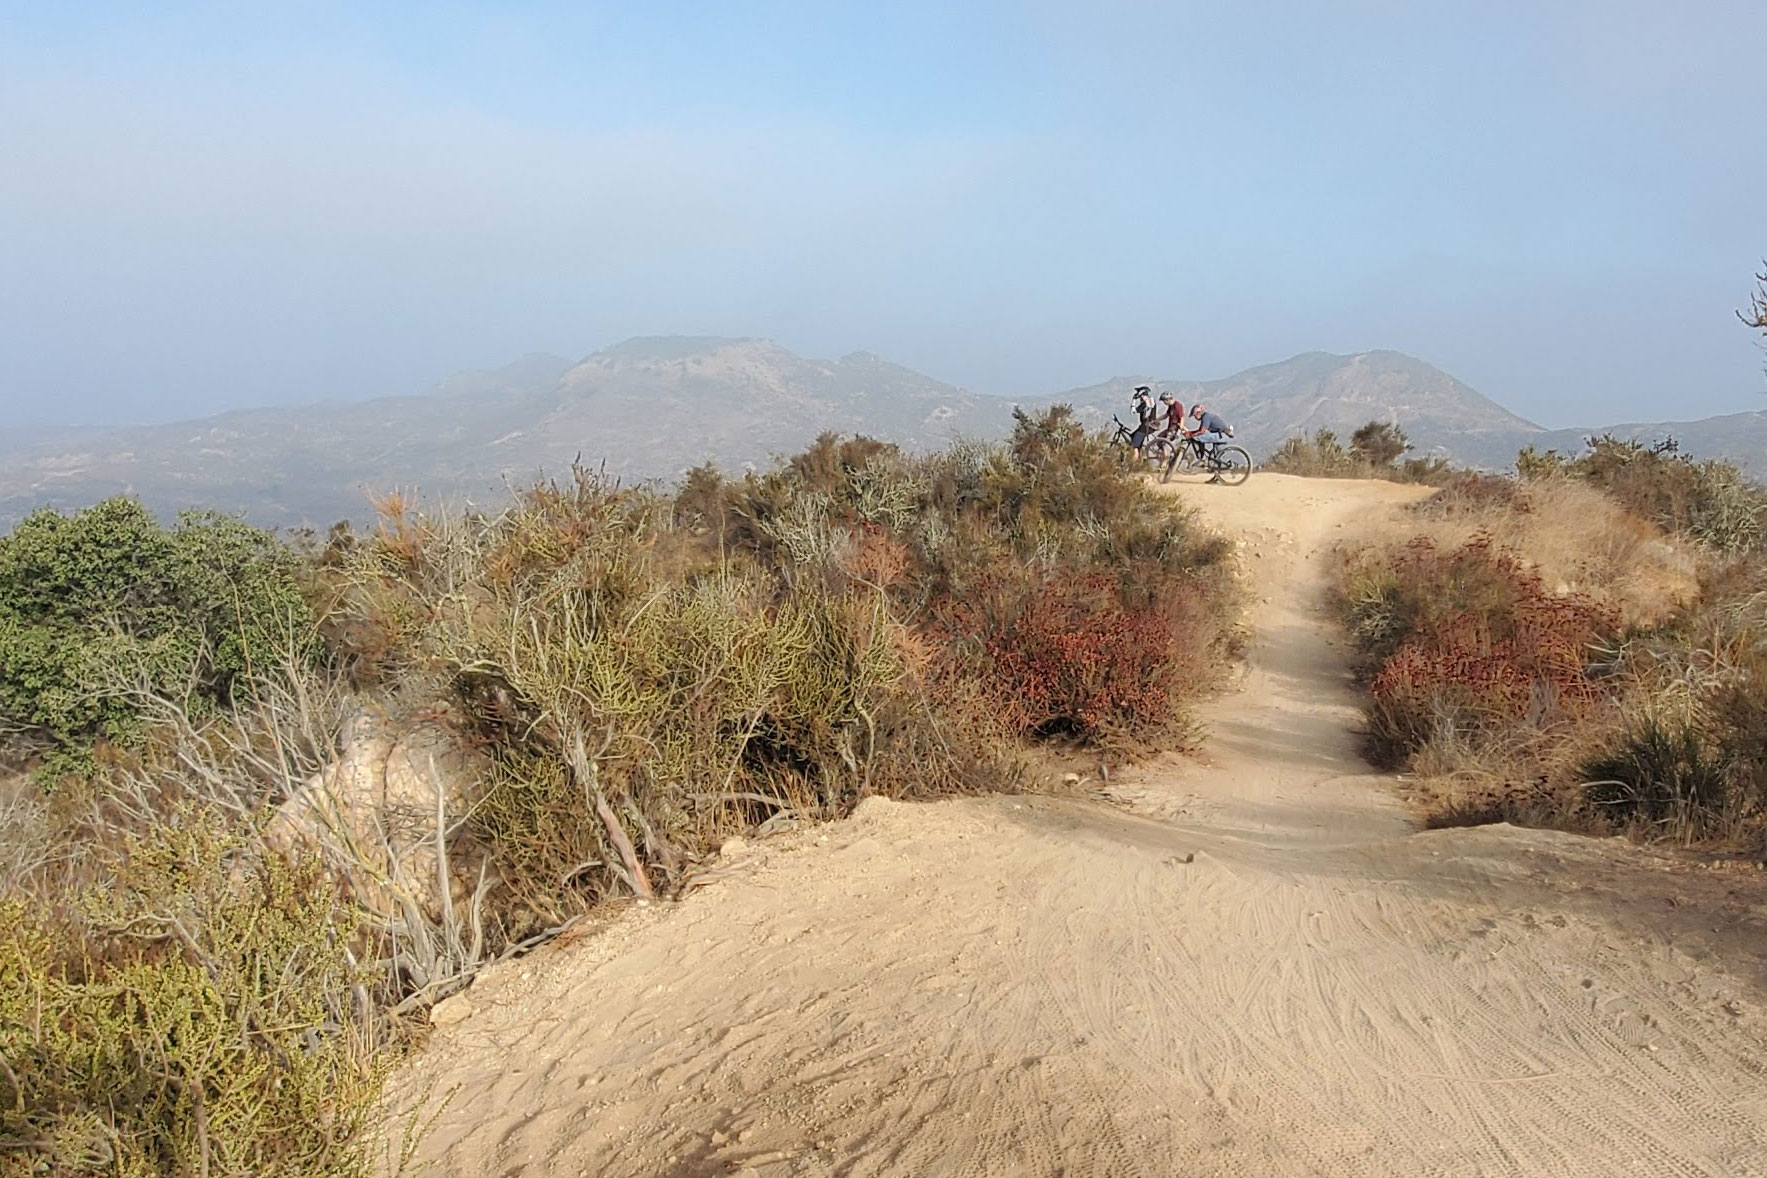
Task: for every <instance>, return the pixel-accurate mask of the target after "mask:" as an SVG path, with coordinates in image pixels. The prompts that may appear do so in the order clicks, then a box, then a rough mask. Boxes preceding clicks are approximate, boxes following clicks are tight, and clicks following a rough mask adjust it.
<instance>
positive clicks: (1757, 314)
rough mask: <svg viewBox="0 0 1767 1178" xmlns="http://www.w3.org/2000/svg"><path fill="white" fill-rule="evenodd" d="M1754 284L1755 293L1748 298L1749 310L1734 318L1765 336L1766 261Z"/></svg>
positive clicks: (1766, 319) (1740, 312) (1766, 300)
mask: <svg viewBox="0 0 1767 1178" xmlns="http://www.w3.org/2000/svg"><path fill="white" fill-rule="evenodd" d="M1755 283H1756V286H1755V293H1754V294H1752V295H1750V296H1749V309H1748V310H1747V311H1738V312H1737V313H1736V317H1737V318H1738V319H1741V320H1742V321H1743V322H1744V323H1746V324H1748V325H1749V326H1750V327H1753V328H1755V329H1756V330H1757V331H1759V332H1760V333H1761V334H1762V335H1763V336H1767V261H1764V262H1762V263H1761V272H1760V273H1759V274H1757V275H1755Z"/></svg>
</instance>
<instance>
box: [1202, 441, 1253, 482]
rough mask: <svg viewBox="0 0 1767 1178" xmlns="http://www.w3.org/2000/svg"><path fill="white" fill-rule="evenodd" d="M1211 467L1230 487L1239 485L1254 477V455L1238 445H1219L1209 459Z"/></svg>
mask: <svg viewBox="0 0 1767 1178" xmlns="http://www.w3.org/2000/svg"><path fill="white" fill-rule="evenodd" d="M1209 468H1210V469H1211V470H1213V471H1214V472H1215V477H1216V478H1218V479H1220V480H1221V481H1222V482H1224V483H1226V484H1227V485H1228V486H1229V487H1237V486H1239V485H1240V484H1241V483H1243V482H1245V481H1246V480H1247V479H1249V478H1251V477H1252V456H1251V455H1250V454H1247V453H1246V452H1245V451H1244V450H1242V449H1241V448H1240V447H1238V446H1219V447H1217V448H1216V449H1215V453H1214V454H1213V455H1212V456H1211V457H1210V459H1209Z"/></svg>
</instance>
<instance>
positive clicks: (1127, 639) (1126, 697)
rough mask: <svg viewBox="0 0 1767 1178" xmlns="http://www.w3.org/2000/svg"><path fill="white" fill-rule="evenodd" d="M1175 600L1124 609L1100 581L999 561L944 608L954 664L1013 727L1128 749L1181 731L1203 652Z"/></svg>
mask: <svg viewBox="0 0 1767 1178" xmlns="http://www.w3.org/2000/svg"><path fill="white" fill-rule="evenodd" d="M1179 602H1180V598H1179V597H1178V595H1176V594H1174V595H1173V597H1172V600H1170V601H1167V602H1162V603H1160V605H1159V606H1157V607H1153V608H1146V609H1128V608H1125V606H1124V604H1123V601H1122V598H1121V596H1120V594H1119V591H1118V586H1117V585H1116V584H1115V582H1114V580H1113V579H1112V578H1109V577H1106V576H1104V575H1102V574H1096V573H1095V574H1091V575H1089V576H1083V577H1074V576H1064V575H1055V576H1052V575H1050V574H1049V573H1047V572H1044V571H1042V570H1038V569H1035V568H1026V567H1024V566H1022V565H1019V564H1016V563H1010V562H1001V563H1000V564H997V565H995V566H994V567H993V568H991V569H989V570H988V571H987V573H986V574H984V575H983V577H981V578H980V580H979V583H977V584H976V585H975V586H974V587H973V589H972V590H971V591H970V592H969V593H968V594H966V596H965V597H964V598H963V599H962V600H953V601H948V602H946V603H944V605H943V608H942V610H941V611H940V612H941V618H942V624H943V625H944V626H945V627H946V628H947V631H948V633H949V634H950V636H951V638H950V645H949V649H950V650H951V652H952V656H953V657H954V658H956V659H958V660H960V661H961V662H960V665H961V666H963V667H964V668H965V669H967V670H968V671H969V673H970V674H972V675H974V676H975V677H976V678H977V680H978V682H980V683H981V684H983V685H984V688H983V689H984V691H985V693H986V694H987V696H988V698H989V700H990V702H991V709H992V710H993V712H994V713H995V714H996V715H997V716H999V717H1000V718H1001V720H1002V722H1003V723H1005V724H1006V725H1007V726H1008V727H1009V728H1010V729H1011V730H1012V731H1014V732H1018V733H1022V734H1025V735H1030V736H1057V735H1059V736H1065V737H1070V738H1078V739H1082V740H1092V741H1104V742H1108V743H1112V744H1116V745H1124V744H1127V745H1131V746H1132V745H1134V744H1136V743H1142V742H1146V741H1149V740H1152V739H1155V738H1166V739H1168V740H1169V739H1171V738H1172V737H1173V736H1175V735H1176V734H1177V733H1179V732H1180V731H1181V726H1182V722H1183V710H1182V703H1183V699H1184V696H1185V690H1186V688H1187V687H1190V686H1191V685H1192V684H1193V683H1194V682H1195V677H1196V672H1197V670H1198V662H1199V654H1200V653H1201V652H1199V651H1197V650H1195V649H1192V648H1190V647H1189V646H1188V645H1187V643H1186V641H1185V639H1186V638H1190V639H1192V640H1194V639H1196V637H1197V634H1198V632H1197V631H1196V630H1193V629H1187V628H1186V627H1184V625H1183V622H1184V617H1185V613H1186V612H1187V611H1185V610H1184V609H1183V608H1182V607H1181V605H1180V604H1179Z"/></svg>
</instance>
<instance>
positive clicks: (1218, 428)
mask: <svg viewBox="0 0 1767 1178" xmlns="http://www.w3.org/2000/svg"><path fill="white" fill-rule="evenodd" d="M1190 416H1191V419H1192V420H1193V421H1195V422H1196V425H1195V426H1194V427H1193V428H1191V429H1187V430H1185V431H1184V436H1185V437H1187V438H1189V439H1190V444H1191V445H1192V446H1194V447H1196V453H1197V457H1199V458H1200V457H1202V455H1203V447H1204V446H1209V445H1215V446H1218V445H1220V444H1221V443H1222V442H1225V441H1226V440H1227V439H1228V438H1231V437H1232V436H1233V427H1232V426H1230V425H1228V424H1227V423H1226V422H1225V421H1222V420H1221V418H1220V417H1219V416H1218V415H1216V414H1214V413H1211V412H1209V411H1208V410H1207V409H1205V408H1203V405H1202V402H1201V401H1198V402H1197V403H1196V404H1195V405H1192V406H1191V407H1190ZM1209 481H1210V482H1211V483H1218V482H1220V481H1221V476H1220V475H1219V474H1217V475H1215V476H1213V477H1212V478H1210V479H1209Z"/></svg>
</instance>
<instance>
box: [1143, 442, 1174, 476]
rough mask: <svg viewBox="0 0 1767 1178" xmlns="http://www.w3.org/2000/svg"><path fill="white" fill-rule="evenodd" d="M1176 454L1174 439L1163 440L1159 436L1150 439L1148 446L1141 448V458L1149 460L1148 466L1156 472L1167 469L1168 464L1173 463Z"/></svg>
mask: <svg viewBox="0 0 1767 1178" xmlns="http://www.w3.org/2000/svg"><path fill="white" fill-rule="evenodd" d="M1174 454H1175V451H1174V450H1173V449H1172V439H1170V438H1162V437H1159V436H1158V435H1155V436H1154V437H1151V438H1149V439H1148V440H1147V445H1145V446H1143V447H1142V448H1141V456H1142V457H1143V458H1145V459H1147V462H1148V465H1149V466H1151V467H1153V468H1154V469H1155V470H1162V469H1165V468H1166V467H1167V464H1168V463H1170V462H1171V461H1172V458H1173V456H1174Z"/></svg>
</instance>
